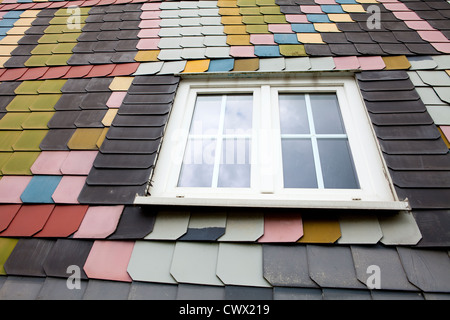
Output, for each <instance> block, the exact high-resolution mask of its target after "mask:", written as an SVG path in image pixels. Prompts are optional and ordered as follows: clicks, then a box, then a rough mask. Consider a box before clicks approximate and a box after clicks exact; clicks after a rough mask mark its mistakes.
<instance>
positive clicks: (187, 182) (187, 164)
mask: <svg viewBox="0 0 450 320" xmlns="http://www.w3.org/2000/svg"><path fill="white" fill-rule="evenodd" d="M215 149H216V140H215V139H207V140H200V139H197V140H189V141H188V144H187V146H186V151H185V155H184V159H183V165H182V167H181V173H180V178H179V180H178V186H179V187H211V184H212V176H213V170H214V158H215Z"/></svg>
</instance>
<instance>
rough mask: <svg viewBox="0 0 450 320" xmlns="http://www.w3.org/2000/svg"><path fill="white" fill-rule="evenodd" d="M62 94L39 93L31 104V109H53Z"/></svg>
mask: <svg viewBox="0 0 450 320" xmlns="http://www.w3.org/2000/svg"><path fill="white" fill-rule="evenodd" d="M61 95H62V94H40V95H39V96H38V98H37V99H36V100H35V101H34V102H33V103H32V104H31V106H30V110H31V111H55V108H54V106H55V104H56V103H57V102H58V100H59V98H61Z"/></svg>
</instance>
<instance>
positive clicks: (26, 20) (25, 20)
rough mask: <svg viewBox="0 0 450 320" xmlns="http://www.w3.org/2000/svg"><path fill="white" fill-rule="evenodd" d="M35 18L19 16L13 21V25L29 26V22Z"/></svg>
mask: <svg viewBox="0 0 450 320" xmlns="http://www.w3.org/2000/svg"><path fill="white" fill-rule="evenodd" d="M34 19H35V18H20V19H19V20H17V21H16V22H14V26H16V27H31V23H32V22H33V21H34Z"/></svg>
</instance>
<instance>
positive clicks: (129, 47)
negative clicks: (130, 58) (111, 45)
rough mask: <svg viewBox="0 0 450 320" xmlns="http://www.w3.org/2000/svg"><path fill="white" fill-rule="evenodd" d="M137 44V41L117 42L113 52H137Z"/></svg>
mask: <svg viewBox="0 0 450 320" xmlns="http://www.w3.org/2000/svg"><path fill="white" fill-rule="evenodd" d="M138 43H139V39H135V40H119V41H118V43H117V45H116V46H115V50H116V51H117V52H122V51H137V45H138Z"/></svg>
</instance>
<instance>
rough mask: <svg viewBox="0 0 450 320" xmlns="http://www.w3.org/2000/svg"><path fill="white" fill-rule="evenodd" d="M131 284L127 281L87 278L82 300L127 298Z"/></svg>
mask: <svg viewBox="0 0 450 320" xmlns="http://www.w3.org/2000/svg"><path fill="white" fill-rule="evenodd" d="M130 287H131V284H130V283H128V282H118V281H103V280H93V279H91V280H89V282H88V285H87V288H86V291H85V292H84V295H83V300H127V299H128V294H129V292H130Z"/></svg>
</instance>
